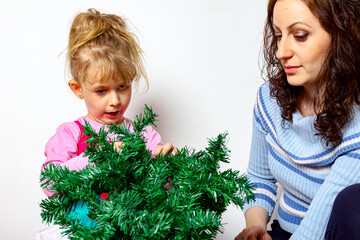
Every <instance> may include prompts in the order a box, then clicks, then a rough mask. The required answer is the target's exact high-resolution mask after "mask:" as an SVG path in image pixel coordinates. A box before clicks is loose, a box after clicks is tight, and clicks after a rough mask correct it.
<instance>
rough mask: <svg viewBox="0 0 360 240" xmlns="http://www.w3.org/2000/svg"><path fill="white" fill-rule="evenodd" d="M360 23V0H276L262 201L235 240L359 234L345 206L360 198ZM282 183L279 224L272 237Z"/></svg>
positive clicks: (259, 163) (254, 173) (268, 52)
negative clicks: (345, 222)
mask: <svg viewBox="0 0 360 240" xmlns="http://www.w3.org/2000/svg"><path fill="white" fill-rule="evenodd" d="M359 16H360V1H359V0H341V1H338V0H269V3H268V17H267V23H266V26H265V33H264V56H265V63H266V64H265V70H266V77H267V79H268V82H266V83H265V84H263V85H262V86H261V87H260V89H259V92H258V97H257V103H256V105H255V108H254V124H253V128H254V129H253V140H252V147H251V153H250V161H249V166H248V177H249V178H250V181H251V182H252V183H253V184H254V185H256V186H257V190H256V192H255V196H256V200H255V201H253V202H250V203H249V204H247V205H245V219H246V228H245V229H244V230H243V231H242V232H241V233H240V234H239V235H238V236H237V237H236V238H235V239H237V240H238V239H289V238H290V237H291V239H306V240H309V239H324V237H325V233H326V238H328V239H354V238H348V237H349V236H350V237H354V236H358V237H360V232H358V233H354V232H351V231H352V230H347V229H346V230H345V229H344V226H341V227H340V230H339V229H338V227H339V226H340V225H339V223H341V222H342V221H345V220H349V219H350V220H349V222H350V223H351V222H353V223H354V224H355V226H356V224H359V221H357V222H356V221H355V222H354V221H353V218H356V217H360V215H359V213H360V208H358V209H354V208H353V206H352V205H350V206H349V205H345V204H344V202H345V201H349V202H350V203H352V200H351V199H350V198H349V196H350V197H351V196H356V194H359V193H360V187H359V186H360V185H354V184H356V183H359V182H360V106H359V105H360V95H359V93H360V71H359V70H358V68H359V67H360V59H359V58H360V50H359V49H360V30H359V28H360V18H359ZM276 183H279V184H281V185H282V186H283V193H282V194H281V195H280V196H279V209H278V212H277V214H278V221H277V220H276V221H274V223H273V224H272V230H271V231H269V232H267V231H266V229H267V223H268V221H269V218H270V216H271V215H272V213H273V210H274V207H275V203H276V201H277V198H276V194H277V192H276V191H277V185H276ZM351 185H353V186H351ZM349 186H351V188H350V190H348V188H347V187H349ZM343 189H345V190H344V191H343V192H342V193H341V194H339V193H340V192H341V191H342V190H343ZM344 193H345V194H344ZM348 193H350V194H348ZM338 195H339V197H338V199H337V200H336V201H335V205H336V206H335V205H334V200H335V198H336V197H337V196H338ZM358 196H360V194H359V195H358ZM349 199H350V200H349ZM357 200H360V197H359V199H357ZM333 205H334V209H333ZM354 205H355V206H356V204H354ZM357 205H360V203H359V201H358V204H357ZM332 209H333V213H332V214H333V216H332V217H331V219H330V221H329V218H330V215H331V212H332ZM346 210H350V211H349V214H352V215H346V214H348V213H346V214H345V212H346ZM339 213H343V216H342V217H341V216H340V217H339ZM347 216H348V217H347ZM345 218H346V219H345ZM351 219H352V220H351ZM328 222H329V224H328ZM354 224H353V225H354ZM343 225H346V226H347V227H349V228H353V230H354V229H355V231H356V229H360V228H358V227H355V228H354V227H353V226H350V224H343ZM327 226H328V229H327ZM357 231H358V230H357ZM342 234H348V235H342ZM355 234H359V235H355ZM344 236H346V237H344Z"/></svg>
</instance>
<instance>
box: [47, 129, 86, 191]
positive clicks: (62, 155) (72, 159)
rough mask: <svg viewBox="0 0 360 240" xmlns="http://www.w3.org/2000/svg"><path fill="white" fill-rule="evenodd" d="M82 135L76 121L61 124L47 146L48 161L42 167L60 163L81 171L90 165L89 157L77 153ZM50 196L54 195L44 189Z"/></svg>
mask: <svg viewBox="0 0 360 240" xmlns="http://www.w3.org/2000/svg"><path fill="white" fill-rule="evenodd" d="M79 136H80V129H79V127H78V126H77V125H76V123H74V122H68V123H64V124H62V125H60V126H59V127H58V128H57V130H56V133H55V135H54V136H52V137H51V138H50V140H49V141H48V142H47V144H46V146H45V156H46V161H45V162H44V164H43V165H42V168H41V169H43V168H44V166H45V165H46V164H48V163H50V162H51V163H53V164H60V165H61V166H66V167H67V168H69V169H70V170H76V171H79V170H81V169H83V168H85V167H86V166H87V165H88V158H87V157H83V156H82V154H80V155H79V156H78V155H77V151H78V149H77V143H78V139H79ZM43 190H44V192H45V194H46V195H48V196H51V195H53V193H52V192H49V191H48V190H47V189H43Z"/></svg>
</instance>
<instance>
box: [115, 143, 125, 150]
mask: <svg viewBox="0 0 360 240" xmlns="http://www.w3.org/2000/svg"><path fill="white" fill-rule="evenodd" d="M123 146H124V142H122V141H119V142H115V143H114V149H115V150H116V151H118V152H120V150H121V148H122V147H123Z"/></svg>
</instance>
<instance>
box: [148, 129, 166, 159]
mask: <svg viewBox="0 0 360 240" xmlns="http://www.w3.org/2000/svg"><path fill="white" fill-rule="evenodd" d="M143 135H144V137H145V139H146V149H147V150H149V151H151V153H152V154H154V152H155V150H156V148H157V147H158V146H161V145H164V144H163V143H162V141H161V136H160V134H159V133H158V132H156V131H155V130H154V128H152V127H151V126H147V127H146V131H145V132H144V134H143Z"/></svg>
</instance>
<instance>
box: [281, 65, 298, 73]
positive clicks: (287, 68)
mask: <svg viewBox="0 0 360 240" xmlns="http://www.w3.org/2000/svg"><path fill="white" fill-rule="evenodd" d="M300 67H301V66H284V70H285V72H286V73H294V72H296V71H297V70H298V69H299V68H300Z"/></svg>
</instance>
